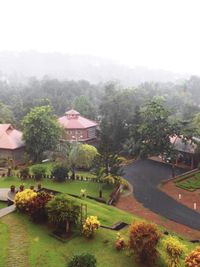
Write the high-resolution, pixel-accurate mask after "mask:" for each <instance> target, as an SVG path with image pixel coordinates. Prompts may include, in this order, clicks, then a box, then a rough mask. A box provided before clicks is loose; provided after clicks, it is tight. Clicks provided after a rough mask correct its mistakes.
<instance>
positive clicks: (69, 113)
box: [65, 109, 80, 115]
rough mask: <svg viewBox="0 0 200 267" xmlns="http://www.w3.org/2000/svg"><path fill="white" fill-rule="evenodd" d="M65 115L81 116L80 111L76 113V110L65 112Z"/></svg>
mask: <svg viewBox="0 0 200 267" xmlns="http://www.w3.org/2000/svg"><path fill="white" fill-rule="evenodd" d="M65 114H67V115H80V113H79V112H78V111H76V110H75V109H70V110H68V111H67V112H65Z"/></svg>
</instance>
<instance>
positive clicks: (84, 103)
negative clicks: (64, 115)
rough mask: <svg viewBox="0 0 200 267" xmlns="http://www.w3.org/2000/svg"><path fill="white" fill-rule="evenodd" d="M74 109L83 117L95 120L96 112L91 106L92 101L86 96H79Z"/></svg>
mask: <svg viewBox="0 0 200 267" xmlns="http://www.w3.org/2000/svg"><path fill="white" fill-rule="evenodd" d="M73 106H74V109H75V110H78V111H79V112H80V114H81V115H83V116H85V117H86V118H88V119H95V116H96V111H95V109H94V106H93V105H92V104H91V101H89V99H88V98H87V97H86V96H84V95H81V96H78V97H76V98H75V100H74V104H73Z"/></svg>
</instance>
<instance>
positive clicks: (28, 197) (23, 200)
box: [15, 189, 37, 212]
mask: <svg viewBox="0 0 200 267" xmlns="http://www.w3.org/2000/svg"><path fill="white" fill-rule="evenodd" d="M36 196H37V193H36V192H34V191H33V190H31V189H25V190H24V191H22V192H18V193H17V194H16V196H15V205H16V208H17V209H18V210H20V211H24V212H25V211H27V206H28V203H29V202H30V201H32V200H33V198H35V197H36Z"/></svg>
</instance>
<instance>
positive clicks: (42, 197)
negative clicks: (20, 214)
mask: <svg viewBox="0 0 200 267" xmlns="http://www.w3.org/2000/svg"><path fill="white" fill-rule="evenodd" d="M51 199H52V196H51V195H50V194H48V193H46V192H38V193H37V195H36V196H35V197H34V198H33V199H32V200H31V201H30V202H29V203H28V214H29V216H30V217H31V219H32V220H33V221H34V222H43V221H46V220H47V212H46V209H45V206H46V204H47V203H48V201H49V200H51Z"/></svg>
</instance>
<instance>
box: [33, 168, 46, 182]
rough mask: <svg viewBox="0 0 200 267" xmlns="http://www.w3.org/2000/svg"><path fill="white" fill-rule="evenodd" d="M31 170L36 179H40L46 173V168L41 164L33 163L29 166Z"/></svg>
mask: <svg viewBox="0 0 200 267" xmlns="http://www.w3.org/2000/svg"><path fill="white" fill-rule="evenodd" d="M31 170H32V173H33V175H34V176H35V180H36V181H39V180H41V179H42V178H43V176H44V175H45V173H46V168H45V166H42V165H35V166H33V167H32V168H31Z"/></svg>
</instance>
